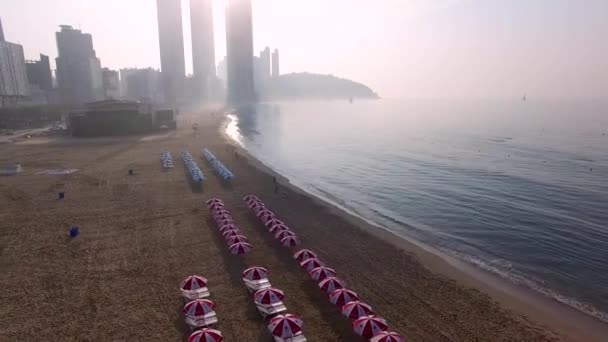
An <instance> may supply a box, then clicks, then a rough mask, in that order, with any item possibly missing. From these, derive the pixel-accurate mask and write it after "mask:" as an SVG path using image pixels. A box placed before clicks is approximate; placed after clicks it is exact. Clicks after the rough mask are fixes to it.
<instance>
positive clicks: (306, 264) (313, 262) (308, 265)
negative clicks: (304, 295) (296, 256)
mask: <svg viewBox="0 0 608 342" xmlns="http://www.w3.org/2000/svg"><path fill="white" fill-rule="evenodd" d="M321 266H324V265H323V263H322V262H321V260H319V259H317V258H310V259H306V260H304V261H302V262H301V263H300V267H302V268H303V269H305V270H306V272H310V271H312V270H313V269H315V268H317V267H321Z"/></svg>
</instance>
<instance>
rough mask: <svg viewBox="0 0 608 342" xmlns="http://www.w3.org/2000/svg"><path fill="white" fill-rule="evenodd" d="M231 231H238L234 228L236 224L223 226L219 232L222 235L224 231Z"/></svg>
mask: <svg viewBox="0 0 608 342" xmlns="http://www.w3.org/2000/svg"><path fill="white" fill-rule="evenodd" d="M232 229H236V230H238V229H239V228H238V227H237V226H236V224H234V223H228V224H225V225H223V226H222V227H221V228H220V232H222V233H223V232H225V231H227V230H232Z"/></svg>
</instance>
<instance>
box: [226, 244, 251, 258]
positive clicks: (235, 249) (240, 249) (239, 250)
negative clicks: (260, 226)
mask: <svg viewBox="0 0 608 342" xmlns="http://www.w3.org/2000/svg"><path fill="white" fill-rule="evenodd" d="M252 249H253V246H252V245H251V244H250V243H247V242H237V243H235V244H233V245H231V246H230V253H232V254H235V255H238V254H247V253H249V252H251V250H252Z"/></svg>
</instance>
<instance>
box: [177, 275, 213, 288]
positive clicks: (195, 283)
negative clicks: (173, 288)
mask: <svg viewBox="0 0 608 342" xmlns="http://www.w3.org/2000/svg"><path fill="white" fill-rule="evenodd" d="M179 287H180V288H181V289H182V290H183V291H196V290H198V289H200V288H203V287H207V279H206V278H205V277H201V276H197V275H192V276H189V277H187V278H186V279H184V280H183V281H182V283H181V285H180V286H179Z"/></svg>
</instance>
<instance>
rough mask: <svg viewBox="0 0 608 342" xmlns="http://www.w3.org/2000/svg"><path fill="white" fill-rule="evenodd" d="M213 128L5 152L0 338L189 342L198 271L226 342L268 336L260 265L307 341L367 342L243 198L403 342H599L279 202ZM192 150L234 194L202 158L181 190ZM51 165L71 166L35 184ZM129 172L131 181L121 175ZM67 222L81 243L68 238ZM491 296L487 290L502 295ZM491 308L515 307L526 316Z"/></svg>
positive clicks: (352, 226) (185, 121)
mask: <svg viewBox="0 0 608 342" xmlns="http://www.w3.org/2000/svg"><path fill="white" fill-rule="evenodd" d="M193 122H198V123H199V125H200V126H201V134H200V136H198V137H195V136H194V135H192V133H191V132H190V130H189V129H188V127H190V126H191V124H192V123H193ZM221 122H222V118H221V117H220V116H209V115H200V116H196V117H195V116H190V117H188V116H184V117H182V122H181V125H180V126H181V127H184V128H183V129H180V130H178V131H177V132H175V133H170V134H167V135H161V136H156V137H152V138H150V137H148V138H145V139H142V138H136V137H133V138H111V139H84V140H77V139H72V138H58V139H47V140H44V141H42V142H44V144H42V143H40V144H37V143H36V140H35V139H34V140H32V141H28V143H27V144H11V145H1V146H0V152H1V154H0V164H4V163H9V162H12V163H20V164H22V165H23V167H24V168H25V171H26V172H25V174H23V175H20V176H16V177H4V178H0V248H1V259H0V272H1V273H2V276H1V277H0V288H1V292H0V302H1V303H2V305H1V307H0V340H1V341H35V340H49V341H184V340H186V338H187V336H188V333H189V330H188V328H187V327H186V325H185V323H184V320H183V316H182V314H181V309H182V306H183V301H182V299H181V297H180V294H179V291H178V285H179V283H180V281H181V280H182V279H183V278H184V277H185V276H187V275H190V274H201V275H204V276H205V277H207V278H208V279H209V282H210V285H209V286H210V291H211V296H212V299H213V300H214V301H215V302H216V304H217V313H218V317H219V320H220V323H219V325H218V328H219V329H220V330H221V331H222V332H223V333H224V336H225V338H226V340H227V341H247V342H251V341H270V340H271V338H270V336H269V335H268V333H267V332H266V330H265V325H264V323H263V320H262V318H261V317H260V316H259V315H258V314H257V312H256V310H255V308H254V306H253V304H252V301H251V300H250V297H249V295H248V293H247V291H246V290H245V287H244V286H243V284H242V281H241V277H240V274H241V272H242V271H243V270H244V269H245V268H246V267H247V266H252V265H260V266H265V267H267V268H268V269H269V270H270V272H271V275H270V278H271V282H272V283H273V285H275V286H276V287H278V288H281V289H283V290H284V291H285V293H286V296H287V298H286V301H285V302H286V305H287V307H288V308H289V311H290V312H292V313H297V314H299V315H301V316H302V318H303V320H304V322H305V334H306V336H307V337H308V338H309V340H310V341H355V342H356V341H363V339H361V338H359V337H358V336H356V335H354V334H353V333H352V330H351V327H350V324H349V322H348V321H347V320H346V319H345V318H343V317H342V316H341V315H340V313H339V311H338V310H337V309H336V308H334V307H333V306H332V305H331V304H329V302H328V301H327V298H326V296H325V295H323V294H322V293H321V291H320V290H319V289H318V288H317V287H316V284H315V283H314V282H313V281H312V280H310V279H309V278H308V276H307V275H306V274H305V273H304V272H303V271H302V270H300V269H299V267H297V265H296V263H295V261H294V260H293V259H292V257H291V254H292V253H293V251H289V250H287V249H285V248H282V247H280V246H278V244H277V243H276V241H275V240H274V239H272V237H271V235H270V234H269V233H268V232H267V231H266V230H265V229H264V227H263V226H262V225H261V224H260V223H259V222H258V221H257V219H255V218H254V217H253V216H252V214H251V213H250V212H249V210H248V209H247V207H246V205H245V204H244V203H243V201H242V200H241V198H242V197H243V196H244V195H246V194H249V193H255V194H257V195H258V196H259V197H260V198H261V199H263V200H264V201H265V202H266V204H267V205H268V206H269V207H271V208H272V209H273V210H274V211H275V212H276V213H277V214H278V216H279V217H280V218H281V219H282V220H284V221H285V222H286V223H287V224H288V225H290V226H291V227H292V228H293V229H294V231H296V232H297V233H298V234H299V235H300V236H301V238H302V240H303V243H304V246H305V247H307V248H311V249H313V250H315V251H316V252H318V254H319V255H320V258H321V259H323V260H324V261H325V262H326V263H327V264H328V265H331V266H332V267H333V268H335V269H336V270H337V272H338V275H339V277H341V278H342V279H344V280H345V281H346V283H347V285H348V287H349V288H352V289H353V290H355V291H356V292H358V293H359V294H360V295H361V297H362V298H363V299H364V300H365V301H367V302H369V303H370V304H371V305H372V306H373V307H374V309H375V311H376V312H377V313H378V314H380V315H382V316H384V317H385V318H386V319H387V320H388V321H389V323H390V325H391V326H392V327H393V328H394V329H396V330H398V331H400V332H402V333H404V334H406V335H407V336H408V337H409V340H410V341H560V340H580V341H583V340H594V337H593V333H594V331H592V332H589V331H587V333H588V334H587V335H584V333H585V331H584V330H585V329H583V328H580V329H579V328H577V325H576V324H575V325H574V327H565V328H563V329H560V328H559V324H557V325H556V324H551V322H552V321H553V320H552V319H551V318H550V316H547V315H546V312H545V313H542V312H541V313H539V312H536V313H535V312H533V311H525V310H523V309H522V310H520V311H519V312H522V313H528V314H530V315H532V314H537V316H535V317H531V318H534V319H536V318H540V321H543V323H544V324H545V325H548V326H551V327H552V328H553V329H554V330H558V331H559V333H553V332H551V331H550V330H549V329H548V328H545V327H543V326H541V325H539V324H538V323H533V322H531V321H530V320H529V319H527V318H524V316H522V315H519V314H516V313H514V312H513V311H509V310H507V309H505V308H504V307H505V306H504V305H501V304H499V303H498V302H496V301H494V300H493V299H492V298H491V297H489V296H488V295H487V294H484V293H483V292H480V291H479V290H477V289H474V288H472V287H471V286H474V285H475V284H477V282H478V281H477V280H476V279H475V278H472V277H471V276H468V275H466V274H465V273H464V272H461V271H459V270H457V269H456V268H454V267H453V266H452V265H448V264H447V263H446V262H445V261H443V260H442V259H440V258H438V257H437V256H435V255H433V254H431V253H427V252H425V251H423V250H422V249H420V248H419V247H416V246H414V245H412V244H409V243H408V242H405V241H403V240H399V239H395V238H394V237H392V236H391V235H390V234H389V233H387V232H384V231H382V230H379V229H376V228H374V227H371V226H369V225H367V224H366V223H365V222H363V221H361V220H358V219H356V218H354V217H350V216H347V215H346V214H345V213H343V212H341V211H340V210H338V209H337V208H334V207H332V206H330V205H327V204H326V203H322V202H321V201H319V200H317V199H314V198H311V197H310V196H308V195H306V194H304V193H302V192H301V191H298V190H297V189H294V188H293V187H291V186H282V187H281V189H280V191H279V193H278V194H274V192H273V190H274V189H273V185H272V176H271V174H270V173H268V172H266V171H265V170H264V168H263V167H261V166H260V165H259V163H256V162H255V161H254V160H253V159H252V158H247V157H245V156H244V155H243V153H242V151H241V152H239V155H240V157H239V158H238V159H237V158H236V157H235V148H234V147H233V146H232V145H231V144H229V143H228V142H227V141H226V140H225V139H223V138H222V137H221V134H220V133H219V132H218V127H219V125H220V124H221ZM202 147H207V148H209V149H210V150H211V151H212V152H213V153H214V154H215V155H216V156H217V157H218V158H219V159H220V160H222V162H223V163H224V164H225V165H226V166H228V167H229V168H230V169H231V170H232V171H233V172H234V173H235V174H236V176H237V178H236V179H235V180H234V181H233V182H232V183H231V184H224V183H222V182H221V181H220V179H219V178H218V177H216V176H215V175H214V174H213V173H212V172H211V170H210V168H209V165H208V164H207V163H206V162H204V161H203V160H202V159H199V165H200V166H201V168H202V169H203V171H204V172H205V174H206V175H208V180H207V181H206V182H205V183H204V185H203V186H202V187H200V188H199V187H196V186H192V185H191V184H190V183H189V182H188V181H187V177H186V175H185V169H184V166H183V163H182V162H181V158H180V156H179V153H181V151H183V150H186V149H187V150H189V151H190V152H191V153H192V154H193V155H196V156H200V149H201V148H202ZM164 150H170V151H171V152H172V153H173V157H174V161H175V168H174V169H173V170H170V171H163V170H162V169H161V167H160V160H159V157H160V153H161V152H162V151H164ZM57 167H66V168H77V169H80V172H78V173H76V174H72V175H68V176H40V175H35V173H36V172H37V171H40V170H43V169H49V168H57ZM129 169H134V170H135V171H136V175H134V176H128V170H129ZM282 182H285V181H284V180H283V181H282ZM58 191H65V192H66V198H65V200H62V201H59V200H57V199H56V198H57V192H58ZM215 196H218V197H220V198H222V199H223V200H224V202H225V203H226V206H227V208H228V209H229V210H230V211H231V212H232V214H233V216H234V217H235V219H236V221H237V224H239V225H240V227H241V229H242V230H243V231H244V233H245V234H246V235H247V236H248V237H249V238H250V242H251V243H252V244H253V245H254V248H255V249H254V252H253V253H251V254H250V255H247V256H245V257H237V256H231V255H229V254H228V253H227V247H226V245H225V244H224V242H223V240H222V239H221V237H220V235H219V234H218V232H217V229H216V227H215V225H214V224H213V223H212V221H211V220H210V215H209V213H208V211H207V210H206V208H205V206H204V201H205V200H206V199H208V198H210V197H215ZM74 225H75V226H79V227H80V230H81V234H80V236H78V237H77V238H75V239H70V238H69V237H68V231H69V228H70V226H74ZM423 264H424V265H425V266H423ZM448 276H450V277H448ZM450 278H452V279H450ZM487 288H488V291H484V290H485V288H482V291H484V292H486V293H491V294H493V295H494V294H495V293H498V292H497V291H495V290H492V289H490V287H489V286H488V287H487ZM494 298H496V299H499V300H500V301H501V303H503V304H504V303H507V304H508V303H511V304H513V305H507V307H509V308H510V309H513V310H518V308H519V305H520V304H521V306H522V307H525V306H526V305H525V303H520V304H518V303H516V302H515V301H514V300H511V299H509V298H508V297H504V296H503V297H501V296H500V295H499V294H497V295H496V296H495V297H494ZM549 307H550V306H549ZM545 311H546V310H545ZM549 311H551V310H549ZM543 315H544V316H543ZM559 317H567V316H563V315H561V316H559ZM548 318H549V319H548ZM590 324H591V323H590ZM571 325H572V324H571ZM595 327H596V326H593V328H591V329H595ZM589 329H590V328H588V327H587V330H589ZM564 336H566V337H565V338H564ZM598 336H599V335H598ZM598 340H599V339H598Z"/></svg>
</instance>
